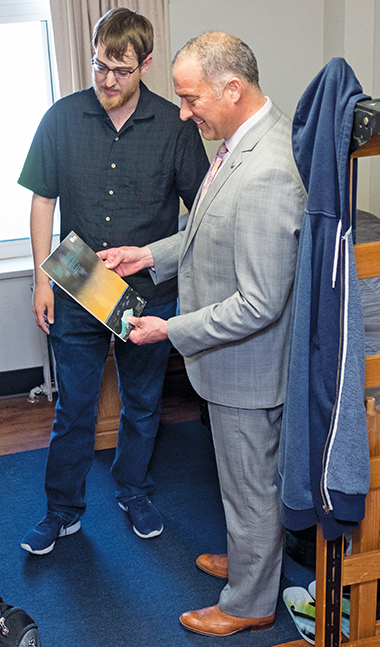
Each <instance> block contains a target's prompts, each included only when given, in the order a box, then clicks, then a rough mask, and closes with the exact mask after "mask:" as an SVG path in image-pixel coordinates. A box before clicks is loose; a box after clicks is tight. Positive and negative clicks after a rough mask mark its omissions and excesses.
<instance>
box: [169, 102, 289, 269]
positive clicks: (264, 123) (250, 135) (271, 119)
mask: <svg viewBox="0 0 380 647" xmlns="http://www.w3.org/2000/svg"><path fill="white" fill-rule="evenodd" d="M280 116H281V112H280V111H279V110H278V108H277V107H276V106H275V105H273V106H272V108H271V109H270V111H269V112H268V114H267V115H265V117H263V118H262V119H260V121H259V122H258V123H257V124H255V125H254V126H252V128H250V129H249V131H248V132H247V133H246V134H245V135H244V137H243V138H242V139H241V141H240V142H239V143H238V145H237V146H236V148H235V149H234V150H233V152H232V154H231V155H230V157H228V158H227V159H226V160H225V161H224V162H223V164H222V166H221V167H220V170H219V171H218V173H217V175H216V176H215V179H214V180H213V182H212V183H211V184H210V186H209V188H208V190H207V193H206V194H205V196H204V198H203V200H202V203H201V204H200V206H199V209H198V211H197V204H198V201H199V198H200V195H201V187H200V188H199V190H198V193H197V195H196V199H195V201H194V204H193V207H192V210H191V214H190V218H189V222H188V225H187V228H186V233H187V236H186V239H185V241H184V244H183V247H182V250H183V251H182V254H181V259H180V262H181V260H182V258H183V257H184V256H185V254H186V252H187V250H188V248H189V246H190V244H191V242H192V240H193V238H194V236H195V234H196V232H197V230H198V227H199V225H200V224H201V222H202V220H203V217H204V215H205V213H206V211H207V209H208V208H209V206H210V204H211V203H212V201H213V200H214V198H215V196H216V195H217V194H218V193H219V191H220V190H221V188H222V187H223V186H224V184H225V183H226V182H227V180H229V178H230V177H231V175H232V174H233V173H234V172H235V171H236V170H237V169H238V168H239V166H240V165H241V164H243V163H244V155H243V153H245V152H249V151H252V150H253V149H254V148H255V146H256V145H257V143H258V142H259V141H260V140H261V139H262V138H263V137H264V135H265V134H266V133H267V132H268V130H270V129H271V128H273V126H274V124H275V123H276V122H277V121H278V119H279V118H280ZM231 190H233V182H232V181H231ZM195 214H196V215H195Z"/></svg>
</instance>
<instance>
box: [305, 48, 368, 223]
mask: <svg viewBox="0 0 380 647" xmlns="http://www.w3.org/2000/svg"><path fill="white" fill-rule="evenodd" d="M364 98H366V95H364V94H363V91H362V87H361V85H360V83H359V81H358V80H357V78H356V76H355V74H354V72H353V70H352V68H351V67H350V66H349V65H348V63H347V62H346V61H345V60H344V58H333V59H332V60H331V61H330V62H329V63H327V65H325V67H323V68H322V70H321V71H320V72H319V73H318V74H317V76H316V77H315V78H314V79H313V81H312V82H311V83H310V85H309V86H308V87H307V89H306V90H305V92H304V93H303V95H302V97H301V99H300V101H299V103H298V105H297V109H296V112H295V115H294V120H293V135H292V141H293V154H294V159H295V162H296V164H297V167H298V170H299V173H300V175H301V178H302V181H303V183H304V185H305V188H306V190H307V192H308V196H309V198H308V205H307V210H308V211H309V212H318V213H321V214H324V215H326V216H330V217H333V218H337V217H338V218H340V219H342V220H345V218H344V216H345V214H346V213H347V210H348V212H349V182H348V181H347V178H349V173H347V166H348V164H349V159H348V153H349V147H350V141H351V132H352V123H353V116H354V108H355V105H356V103H357V102H358V101H361V100H362V99H364ZM330 187H331V190H330ZM337 188H338V190H336V189H337ZM348 215H349V214H348ZM348 219H349V218H348ZM348 226H349V225H348ZM344 229H345V227H343V231H344Z"/></svg>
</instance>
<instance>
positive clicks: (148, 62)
mask: <svg viewBox="0 0 380 647" xmlns="http://www.w3.org/2000/svg"><path fill="white" fill-rule="evenodd" d="M151 63H152V57H151V56H147V57H146V58H145V59H144V60H143V62H142V63H141V65H140V72H141V74H146V72H147V71H148V70H149V68H150V65H151Z"/></svg>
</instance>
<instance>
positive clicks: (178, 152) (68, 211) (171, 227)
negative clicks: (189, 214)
mask: <svg viewBox="0 0 380 647" xmlns="http://www.w3.org/2000/svg"><path fill="white" fill-rule="evenodd" d="M140 89H141V94H140V98H139V101H138V104H137V107H136V110H135V112H134V113H133V114H132V116H131V117H130V118H129V119H128V121H127V122H126V123H125V124H124V125H123V127H122V128H121V129H120V130H119V131H116V129H115V127H114V125H113V123H112V121H111V120H110V118H109V117H108V115H107V113H106V111H105V110H104V109H103V107H102V106H101V104H100V103H99V101H98V99H97V98H96V95H95V92H94V90H93V88H89V89H87V90H83V91H82V92H76V93H74V94H72V95H70V96H68V97H64V98H63V99H61V100H59V101H57V102H56V103H55V104H54V105H53V106H52V107H51V108H50V110H48V112H47V113H46V114H45V116H44V118H43V119H42V121H41V123H40V125H39V127H38V130H37V132H36V135H35V137H34V140H33V142H32V145H31V147H30V150H29V153H28V156H27V159H26V161H25V164H24V168H23V170H22V173H21V175H20V178H19V183H20V184H22V185H23V186H25V187H26V188H28V189H31V190H32V191H33V192H34V193H37V194H38V195H41V196H43V197H46V198H57V197H59V199H60V210H61V240H62V239H63V238H65V236H67V234H68V233H69V232H70V231H71V230H74V231H75V232H76V233H77V234H78V235H79V236H80V237H81V238H82V239H83V240H84V241H85V242H86V243H87V244H88V245H89V246H90V247H91V248H92V249H93V250H94V251H98V250H100V249H107V248H109V247H119V246H121V245H138V246H141V245H146V244H147V243H150V242H153V241H155V240H159V239H161V238H165V237H167V236H170V235H171V234H174V233H175V232H176V231H177V229H178V212H179V197H181V198H182V199H183V201H184V203H185V205H186V207H187V208H188V209H190V208H191V205H192V203H193V200H194V197H195V194H196V192H197V189H198V187H199V185H200V183H201V181H202V179H203V177H204V175H205V173H206V171H207V168H208V160H207V156H206V153H205V151H204V147H203V144H202V142H201V138H200V136H199V133H198V129H197V127H196V125H195V124H194V123H193V122H192V121H188V122H182V121H181V120H180V118H179V111H178V108H177V107H176V106H175V105H174V104H172V103H170V102H169V101H167V100H166V99H163V98H162V97H159V96H158V95H156V94H154V93H152V92H150V91H149V90H148V88H147V87H146V86H145V85H144V84H143V83H141V84H140ZM127 280H128V283H130V284H131V285H132V287H134V288H135V289H136V290H137V291H138V292H139V293H140V294H141V296H142V297H144V298H145V299H146V300H147V301H148V305H149V306H154V305H158V304H160V303H166V302H168V301H170V300H173V299H174V298H175V297H176V284H175V281H168V282H166V283H165V284H163V285H161V286H154V285H153V282H152V281H151V279H150V277H149V275H148V273H147V272H146V271H143V272H141V273H139V274H138V275H136V276H134V277H128V279H127Z"/></svg>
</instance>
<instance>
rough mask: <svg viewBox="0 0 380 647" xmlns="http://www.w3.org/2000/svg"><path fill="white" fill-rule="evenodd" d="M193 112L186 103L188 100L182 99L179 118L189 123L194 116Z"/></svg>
mask: <svg viewBox="0 0 380 647" xmlns="http://www.w3.org/2000/svg"><path fill="white" fill-rule="evenodd" d="M192 114H193V111H192V109H191V106H190V104H189V103H188V102H187V101H186V99H181V108H180V111H179V116H180V118H181V119H182V121H187V120H188V119H190V117H191V116H192Z"/></svg>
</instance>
